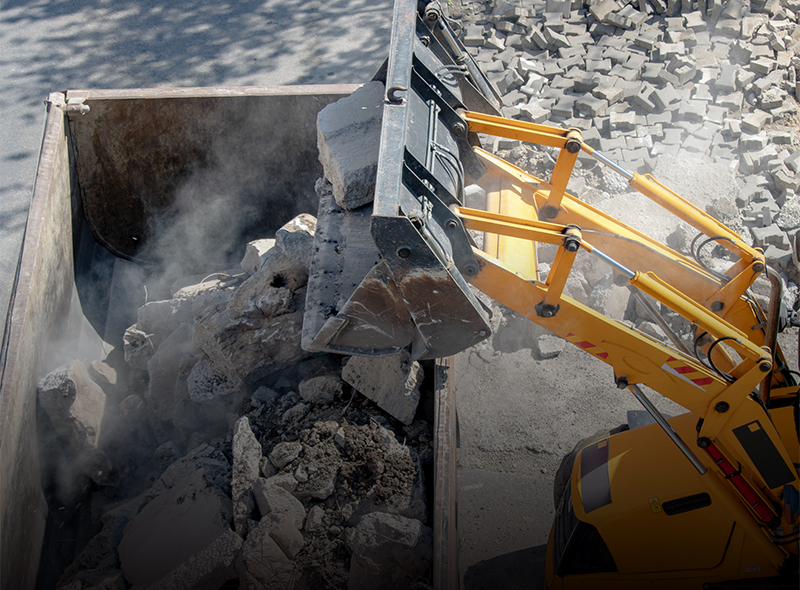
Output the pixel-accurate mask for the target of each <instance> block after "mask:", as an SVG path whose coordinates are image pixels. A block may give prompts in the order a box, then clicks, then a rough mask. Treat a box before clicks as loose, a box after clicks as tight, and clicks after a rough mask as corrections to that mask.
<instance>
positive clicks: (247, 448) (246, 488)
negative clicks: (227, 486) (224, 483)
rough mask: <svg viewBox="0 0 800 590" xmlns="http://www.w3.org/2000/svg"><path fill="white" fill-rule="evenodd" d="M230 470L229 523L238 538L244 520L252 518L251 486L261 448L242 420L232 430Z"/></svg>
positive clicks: (245, 527) (243, 532)
mask: <svg viewBox="0 0 800 590" xmlns="http://www.w3.org/2000/svg"><path fill="white" fill-rule="evenodd" d="M231 452H232V454H233V470H232V471H231V496H232V499H233V523H234V527H235V528H236V533H237V534H238V535H239V536H240V537H243V538H244V537H247V530H248V520H249V519H250V518H252V515H253V509H254V508H255V505H256V501H255V497H254V496H253V486H254V484H255V482H256V480H258V479H259V462H260V461H261V445H260V444H259V442H258V440H256V437H255V435H254V434H253V431H252V429H251V428H250V420H249V419H248V417H247V416H242V417H241V418H239V419H238V420H237V421H236V424H235V425H234V427H233V448H232V451H231Z"/></svg>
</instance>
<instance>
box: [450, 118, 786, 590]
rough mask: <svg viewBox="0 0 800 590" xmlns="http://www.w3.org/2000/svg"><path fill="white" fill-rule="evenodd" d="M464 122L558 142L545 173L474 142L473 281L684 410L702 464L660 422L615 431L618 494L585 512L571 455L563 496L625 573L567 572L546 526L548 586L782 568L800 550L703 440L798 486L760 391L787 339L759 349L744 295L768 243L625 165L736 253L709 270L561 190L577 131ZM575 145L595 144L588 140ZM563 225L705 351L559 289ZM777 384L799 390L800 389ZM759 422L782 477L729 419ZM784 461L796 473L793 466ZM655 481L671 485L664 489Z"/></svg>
mask: <svg viewBox="0 0 800 590" xmlns="http://www.w3.org/2000/svg"><path fill="white" fill-rule="evenodd" d="M466 120H467V122H468V123H469V126H470V130H471V131H475V132H479V133H489V134H493V135H499V136H501V137H508V138H512V139H519V140H521V141H527V142H532V143H537V144H540V145H546V146H551V147H556V148H560V149H561V153H560V155H559V158H558V161H557V164H556V168H555V170H554V173H553V175H552V178H551V179H550V181H549V182H547V181H545V180H542V179H540V178H537V177H535V176H532V175H529V174H527V173H525V172H524V171H522V170H520V169H519V168H517V167H515V166H512V165H511V164H509V163H508V162H505V161H503V160H502V159H500V158H498V157H496V156H494V155H492V154H490V153H488V152H485V151H483V150H480V149H475V152H476V154H477V155H478V157H479V159H480V160H481V161H482V162H483V164H484V166H485V167H486V170H487V173H486V176H485V178H486V179H487V180H486V184H485V185H484V187H485V188H486V190H487V193H488V194H489V200H488V206H487V211H478V210H475V209H468V208H461V209H458V210H457V211H456V213H457V215H459V216H460V218H461V219H462V220H463V222H464V225H465V227H466V228H468V229H473V230H478V231H483V232H485V235H486V238H487V239H486V241H485V244H486V246H487V247H486V248H485V250H486V252H481V251H478V250H475V255H476V258H477V260H478V266H479V271H478V273H477V275H476V276H475V277H474V278H472V279H471V282H472V284H473V285H475V286H476V287H477V288H478V289H480V290H481V291H483V292H484V293H486V294H487V295H489V296H491V297H493V298H494V299H496V300H497V301H499V302H501V303H503V304H505V305H506V306H508V307H510V308H511V309H513V310H515V311H517V312H518V313H520V314H522V315H524V316H525V317H527V318H529V319H531V320H532V321H534V322H536V323H537V324H539V325H541V326H543V327H545V328H547V329H548V330H550V331H551V332H553V333H555V334H557V335H559V336H561V337H563V338H565V339H566V340H568V341H570V342H572V343H573V344H575V345H576V346H578V347H580V348H582V349H584V350H586V351H587V352H588V353H589V354H592V355H594V356H596V357H597V358H600V359H601V360H603V361H604V362H606V363H608V364H609V365H610V366H611V367H613V370H614V371H613V373H614V375H615V376H616V378H617V379H618V383H625V382H627V383H630V384H643V385H646V386H648V387H650V388H652V389H654V390H655V391H657V392H659V393H661V394H662V395H664V396H666V397H668V398H670V399H672V400H673V401H675V402H677V403H678V404H680V405H682V406H683V407H684V408H686V409H688V410H689V413H687V414H684V415H682V416H678V417H676V418H675V419H673V420H671V421H670V422H671V423H673V425H674V427H675V430H676V431H677V432H678V435H679V437H680V439H681V440H682V441H683V442H684V444H686V445H687V447H688V448H689V449H693V452H694V453H695V455H696V456H697V458H699V460H700V461H701V463H702V464H703V465H705V469H706V471H705V473H702V474H699V473H698V472H697V470H696V469H695V467H693V466H692V464H691V463H690V462H689V461H688V460H687V458H686V457H684V456H683V454H682V453H681V452H680V451H679V450H678V447H677V446H675V444H674V443H673V442H672V441H670V439H669V437H667V436H666V435H665V434H664V433H663V432H662V431H661V430H660V429H659V428H658V427H656V426H655V425H651V426H648V427H643V428H640V429H637V430H636V431H631V432H625V433H620V434H616V435H613V436H612V437H611V438H610V439H609V445H610V446H609V448H610V455H609V459H608V466H607V469H608V473H609V484H608V485H609V486H610V493H611V496H612V501H611V502H610V503H609V504H608V505H605V506H603V507H601V508H598V509H594V510H592V511H591V512H589V513H586V512H585V511H583V508H582V504H581V498H582V494H583V493H584V492H585V490H584V489H583V488H582V480H581V471H580V460H576V463H575V466H574V468H573V474H572V483H571V485H572V500H573V501H572V504H573V505H572V506H571V507H569V508H570V509H574V510H575V515H576V517H577V518H578V519H579V520H583V521H585V522H588V523H590V524H592V525H594V526H595V527H596V528H597V529H598V530H599V531H600V532H601V534H602V538H603V540H604V541H605V542H606V544H607V545H608V547H609V549H610V551H611V554H612V555H613V556H614V559H615V560H617V566H618V571H617V572H615V573H612V572H608V573H598V574H580V575H570V576H566V577H559V576H558V575H556V572H555V571H554V570H553V563H552V559H553V537H552V533H551V539H550V541H549V542H548V556H547V563H546V566H547V572H546V580H547V583H548V586H549V587H557V588H614V589H615V590H619V589H621V588H640V587H643V586H645V585H646V587H648V588H665V589H666V588H675V587H681V588H684V587H686V588H690V587H695V588H698V589H699V588H702V586H703V584H704V583H714V582H720V581H724V580H731V579H747V578H758V577H765V576H769V575H774V574H777V572H778V570H779V569H780V567H781V566H783V565H784V564H785V562H786V557H787V554H790V553H796V552H797V548H796V546H795V545H792V544H788V545H781V546H779V545H777V544H776V543H775V541H776V538H773V536H772V535H773V534H777V533H773V532H772V531H769V530H767V526H766V525H765V523H764V522H763V521H761V520H760V517H759V516H758V513H757V512H756V511H755V510H754V508H753V507H752V506H751V505H750V504H749V503H748V501H746V500H745V496H744V495H742V494H743V493H742V492H741V491H740V490H739V489H738V488H737V487H735V486H734V484H733V483H732V482H731V480H729V479H725V478H724V477H723V474H722V472H721V471H720V468H719V467H718V466H717V465H716V464H715V463H714V461H713V459H712V458H711V456H710V455H709V454H708V453H706V452H705V451H704V450H703V449H702V448H701V447H700V446H698V445H697V444H695V441H698V440H705V439H708V440H709V441H713V444H714V445H715V446H716V447H717V449H718V450H719V452H720V453H722V455H723V456H725V457H726V458H727V460H728V461H729V462H730V463H731V464H732V465H734V466H738V469H739V470H740V476H741V480H742V481H744V482H746V483H747V484H748V485H749V486H750V487H751V488H752V490H753V492H754V494H755V495H756V497H757V498H759V502H763V503H764V505H767V506H770V505H771V506H773V507H775V506H780V505H781V502H783V497H782V490H783V489H784V487H785V486H789V487H793V488H794V489H795V490H798V489H800V480H799V479H798V477H797V472H798V468H797V465H798V464H800V457H798V454H800V443H799V442H798V433H797V432H796V429H794V428H793V426H794V423H793V420H792V417H791V414H790V412H787V411H783V412H782V413H781V414H780V416H781V419H780V420H776V421H775V422H774V423H773V421H772V420H771V419H770V417H769V416H767V414H766V413H765V410H764V408H763V405H762V404H761V403H760V402H759V401H758V400H757V398H754V397H753V395H751V393H752V392H753V391H755V390H757V388H758V385H759V384H760V383H761V382H762V381H764V380H765V379H772V384H773V387H776V388H780V387H782V379H783V377H782V376H781V374H780V373H779V372H778V371H773V370H772V369H773V365H775V366H779V365H780V364H783V363H785V360H784V359H783V355H782V353H781V351H780V350H779V349H778V350H774V351H771V350H769V349H767V348H765V347H764V344H765V341H766V337H765V328H766V322H765V321H764V314H763V312H761V310H760V309H759V308H758V306H757V305H756V304H755V302H754V301H753V300H752V299H750V298H749V297H748V296H747V294H746V291H747V289H748V288H749V287H750V285H751V284H752V283H753V281H755V280H756V278H757V277H758V276H759V275H761V274H762V273H763V271H764V270H765V261H764V255H763V253H762V252H761V251H760V250H758V249H755V248H752V247H751V246H749V245H748V244H747V243H745V242H744V241H743V240H742V239H741V237H740V236H739V235H738V234H736V233H735V232H733V231H732V230H730V229H729V228H727V227H726V226H724V225H723V224H721V223H720V222H719V221H717V220H716V219H714V218H712V217H710V216H709V215H707V214H706V213H705V212H703V211H702V210H700V209H699V208H697V207H696V206H694V205H693V204H691V203H690V202H688V201H686V200H685V199H683V198H682V197H680V196H679V195H677V194H676V193H674V192H673V191H671V190H670V189H668V188H666V187H665V186H663V185H661V184H660V183H658V182H657V181H656V180H655V179H653V178H652V177H651V176H649V175H639V174H630V176H629V183H630V185H631V186H632V187H633V188H635V189H636V190H638V191H639V192H640V193H642V194H643V195H645V196H646V197H648V198H649V199H651V200H653V201H654V202H655V203H657V204H659V205H660V206H662V207H663V208H664V209H666V210H667V211H669V212H670V213H673V214H674V215H676V216H678V217H679V218H680V219H682V220H683V221H685V222H686V223H689V224H690V225H691V226H693V227H694V228H696V229H697V230H699V231H700V232H701V233H704V234H705V235H706V236H708V238H710V239H712V241H714V242H715V243H718V244H720V245H722V246H724V247H725V248H727V249H728V250H729V251H731V252H733V253H734V254H736V255H737V256H738V257H739V260H738V261H735V262H733V263H732V264H731V266H730V267H729V268H728V269H727V270H726V271H725V273H724V274H722V275H721V274H719V273H715V272H713V271H711V270H709V269H707V268H705V267H703V266H702V265H701V264H700V263H699V262H698V261H696V260H694V259H692V258H688V257H686V256H683V255H682V254H680V253H678V252H676V251H674V250H672V249H671V248H668V247H667V246H665V245H663V244H661V243H660V242H658V241H656V240H653V239H652V238H650V237H649V236H647V235H645V234H643V233H642V232H640V231H638V230H635V229H633V228H631V227H629V226H627V225H625V224H623V223H620V222H619V221H618V220H616V219H614V218H612V217H611V216H609V215H607V214H605V213H603V212H602V211H599V210H598V209H596V208H594V207H591V206H590V205H588V204H586V203H584V202H582V201H581V200H579V199H577V198H575V197H574V196H572V195H570V194H568V193H567V192H566V191H565V189H566V186H567V183H568V181H569V176H570V174H571V171H572V167H573V166H574V164H575V158H576V157H577V154H576V151H577V150H576V149H575V147H576V146H575V142H576V141H577V142H579V143H580V134H579V133H576V132H575V131H574V130H564V129H558V128H554V127H548V126H544V125H537V124H533V123H521V122H517V121H509V120H506V119H503V118H500V117H492V116H489V115H482V114H476V113H467V115H466ZM580 149H583V151H585V152H587V153H590V154H591V153H593V150H592V149H591V148H589V147H588V146H586V145H584V144H580ZM481 182H482V183H483V180H482V181H481ZM520 213H521V214H520ZM568 235H572V236H576V237H577V238H578V243H579V247H580V248H581V249H583V250H584V251H586V252H589V253H592V254H595V255H597V256H598V257H599V258H600V259H601V260H603V261H605V262H606V263H607V264H610V265H611V266H612V268H614V270H615V274H616V275H618V276H617V279H622V280H616V279H615V282H617V284H620V285H622V284H630V285H632V286H634V287H636V288H638V289H639V290H640V291H642V292H643V293H645V294H647V295H649V296H650V297H652V298H654V299H655V300H656V301H658V302H660V303H661V304H663V305H664V306H665V307H667V308H669V309H671V310H673V311H675V312H677V313H678V314H680V315H681V316H682V317H684V318H685V319H686V320H688V321H689V322H691V323H692V324H694V326H696V330H697V336H698V341H697V343H696V347H697V349H699V350H701V351H704V353H705V354H706V355H708V354H711V359H710V360H709V359H705V360H702V357H701V358H695V357H694V356H692V355H689V354H684V353H683V352H680V351H678V350H676V348H674V347H673V346H670V345H667V344H665V343H662V342H660V341H658V340H656V339H653V338H651V337H649V336H647V335H645V334H643V333H641V332H639V331H637V330H634V329H632V328H630V327H628V326H627V325H625V324H624V323H622V322H620V321H617V320H613V319H611V318H608V317H606V316H605V315H603V314H600V313H598V312H596V311H595V310H593V309H591V308H589V307H587V306H584V305H582V304H581V303H579V302H577V301H575V300H573V299H571V298H569V297H567V296H565V295H564V294H563V288H564V285H565V283H566V281H567V278H568V276H569V272H570V270H571V268H572V265H573V262H574V259H575V252H574V251H570V250H568V249H566V248H565V245H566V244H567V243H568V240H567V236H568ZM533 243H545V244H553V245H556V246H557V247H558V250H557V253H556V256H555V259H554V260H553V262H552V265H551V269H550V273H549V275H548V277H547V278H546V280H545V281H543V282H542V281H539V280H538V277H537V275H536V272H535V270H536V260H535V256H536V250H535V248H531V246H530V245H529V244H533ZM572 246H574V242H573V244H572ZM516 249H520V251H518V252H517V251H515V250H516ZM531 256H533V260H531ZM627 281H629V283H628V282H627ZM704 333H705V334H707V335H706V336H705V338H703V339H702V340H701V339H700V338H699V337H700V336H701V335H703V334H704ZM711 363H713V365H712V364H711ZM776 363H777V365H776ZM775 392H776V393H775V395H779V396H780V395H783V396H784V397H787V396H789V397H790V396H795V395H797V387H794V388H792V389H787V388H783V389H775ZM789 409H791V408H789ZM698 420H701V422H700V423H699V424H698ZM754 421H758V423H759V424H760V430H759V432H760V433H761V434H762V435H763V437H766V439H765V440H766V441H767V442H764V441H763V440H762V444H765V445H767V446H770V447H774V449H773V451H774V452H773V453H772V455H770V457H771V458H770V459H769V460H770V461H771V462H773V463H775V462H777V463H778V464H779V463H780V462H783V463H784V464H785V465H784V467H786V469H787V470H788V471H784V472H782V473H783V474H784V475H782V476H781V478H780V479H779V481H780V483H779V484H778V485H777V486H776V487H775V488H770V487H769V486H768V485H766V482H765V479H764V478H765V475H764V473H762V472H763V470H764V469H765V465H764V461H765V458H764V457H762V456H759V455H758V452H756V451H754V450H753V448H752V447H751V448H750V450H749V451H748V449H746V448H745V447H744V446H743V445H744V443H743V442H742V441H741V440H739V438H737V436H736V435H735V434H734V429H735V428H737V427H739V428H740V427H741V426H743V425H747V424H751V423H753V422H754ZM740 429H741V428H740ZM701 437H702V438H701ZM690 452H692V451H690ZM580 456H581V455H580V454H579V457H580ZM789 472H790V473H792V474H793V475H791V476H787V475H786V473H789ZM773 479H774V478H773ZM593 485H596V484H593ZM700 492H703V493H707V494H708V495H709V497H710V499H711V504H710V506H709V507H705V508H702V510H692V511H689V512H687V513H686V514H685V515H683V514H677V515H672V516H670V515H666V514H663V513H661V512H660V511H654V510H653V506H657V507H658V506H660V505H661V504H660V503H661V502H663V501H668V500H675V499H678V498H681V497H684V496H690V495H691V494H696V493H700ZM654 493H656V494H662V495H665V497H663V498H661V499H660V500H659V499H658V498H657V497H655V496H654V495H653V494H654ZM561 509H562V510H564V509H567V508H566V507H562V508H561ZM776 510H777V509H776ZM778 512H780V515H781V525H780V528H779V529H776V530H780V531H784V532H791V531H792V530H795V531H797V527H798V525H799V524H800V523H798V515H797V514H796V513H792V511H791V510H788V509H784V510H780V511H778Z"/></svg>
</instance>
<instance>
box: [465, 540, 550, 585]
mask: <svg viewBox="0 0 800 590" xmlns="http://www.w3.org/2000/svg"><path fill="white" fill-rule="evenodd" d="M546 551H547V545H537V546H536V547H529V548H528V549H521V550H519V551H514V552H512V553H506V554H504V555H498V556H497V557H493V558H492V559H484V560H483V561H481V562H478V563H476V564H475V565H472V566H470V567H469V568H467V571H466V572H465V574H464V590H523V589H524V590H543V589H544V559H545V553H546Z"/></svg>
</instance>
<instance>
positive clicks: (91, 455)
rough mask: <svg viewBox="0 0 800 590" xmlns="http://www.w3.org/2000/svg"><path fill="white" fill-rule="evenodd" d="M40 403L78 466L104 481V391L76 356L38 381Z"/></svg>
mask: <svg viewBox="0 0 800 590" xmlns="http://www.w3.org/2000/svg"><path fill="white" fill-rule="evenodd" d="M37 395H38V398H39V404H40V405H41V406H42V409H43V410H44V411H45V412H46V413H47V416H48V417H49V418H50V421H51V422H52V423H53V428H54V429H55V430H56V432H57V433H58V434H59V435H60V436H61V437H62V438H63V439H64V440H65V441H66V443H67V444H68V445H69V447H70V449H71V450H72V452H73V453H74V455H75V458H76V460H77V463H78V465H79V467H80V468H81V470H82V471H83V472H84V473H85V475H87V476H88V477H90V478H92V479H93V480H94V481H96V482H98V483H104V482H105V480H106V478H107V477H108V471H109V470H110V467H109V464H108V460H107V458H106V457H105V455H104V454H103V450H102V445H101V436H103V434H104V433H103V432H102V426H103V418H104V415H105V411H106V394H105V393H104V392H103V390H102V389H101V388H100V386H99V385H97V384H96V383H95V382H94V381H92V379H91V378H90V377H89V374H88V373H87V372H86V368H85V367H84V366H83V363H81V362H80V361H79V360H74V361H72V362H71V363H70V364H68V365H64V366H62V367H59V368H58V369H56V370H54V371H52V372H51V373H49V374H48V375H46V376H45V377H43V378H42V379H41V380H40V381H39V383H38V384H37Z"/></svg>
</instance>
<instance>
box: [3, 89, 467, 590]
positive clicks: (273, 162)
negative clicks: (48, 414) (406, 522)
mask: <svg viewBox="0 0 800 590" xmlns="http://www.w3.org/2000/svg"><path fill="white" fill-rule="evenodd" d="M355 88H356V86H351V85H326V86H282V87H247V88H186V89H139V90H102V91H94V90H92V91H69V92H66V93H55V94H51V95H50V97H49V100H48V102H47V110H48V116H47V125H46V128H45V133H44V139H43V142H42V148H41V154H40V161H39V167H38V171H37V177H36V183H35V188H34V194H33V198H32V202H31V207H30V212H29V217H28V222H27V227H26V231H25V237H24V243H23V249H22V253H21V257H20V261H19V266H18V273H17V277H16V282H15V286H14V294H13V298H12V305H11V309H10V312H9V316H8V319H7V326H6V332H5V335H6V336H5V341H4V342H3V345H2V355H1V357H0V370H1V371H2V373H1V374H0V379H1V381H0V474H2V475H0V478H1V479H0V579H2V584H3V587H5V588H32V587H34V586H35V584H36V576H37V571H38V567H39V561H40V553H41V550H42V549H41V548H42V541H43V538H44V534H45V523H46V519H47V510H48V508H47V504H46V502H45V497H44V494H43V490H42V480H41V474H40V461H39V449H38V443H37V430H36V408H37V402H36V384H37V380H38V379H39V378H40V377H41V376H42V375H44V374H45V373H46V372H48V371H49V370H51V369H53V368H54V367H56V366H58V364H59V362H63V360H64V357H61V356H60V355H59V350H60V349H61V348H63V344H64V343H69V347H70V350H69V351H68V353H69V354H71V355H72V356H71V358H75V354H76V348H75V347H77V350H80V351H81V353H83V352H86V353H87V354H88V353H89V352H91V351H94V350H96V351H97V352H98V353H100V352H102V351H101V349H100V347H102V346H103V339H107V340H110V341H112V342H113V339H114V338H115V336H114V335H113V334H115V333H116V334H119V335H121V332H120V331H119V329H120V327H121V328H122V330H124V328H125V327H126V325H130V323H131V317H130V313H131V312H130V310H131V309H133V313H134V314H135V309H136V303H137V297H141V296H143V294H138V293H136V292H132V291H131V290H129V289H125V288H124V287H120V285H119V280H118V279H119V277H120V276H121V275H125V274H126V273H130V272H131V269H145V270H144V271H143V272H146V269H147V268H148V267H149V265H153V264H163V263H164V262H165V261H164V260H155V259H154V258H153V253H152V250H151V249H150V248H149V246H150V245H152V244H153V243H154V242H156V241H158V240H159V239H162V238H163V236H164V233H165V231H166V229H167V228H169V227H170V223H171V221H172V220H173V219H174V218H175V215H176V212H177V211H178V210H179V209H180V208H181V207H182V206H183V205H184V204H185V202H186V199H191V198H193V197H194V196H195V195H198V194H202V195H204V196H203V198H204V199H205V204H206V205H209V209H207V211H214V212H215V214H216V215H217V217H218V218H219V219H218V220H217V224H216V225H212V226H210V227H211V229H212V230H213V231H212V232H211V233H209V234H208V235H207V237H206V240H205V241H204V242H203V243H201V251H199V252H196V254H197V257H198V258H202V257H211V258H212V259H213V258H214V257H215V256H216V257H218V258H219V259H220V260H222V259H225V258H226V257H228V258H229V257H230V255H231V253H232V252H233V251H234V250H236V251H238V252H241V251H242V250H241V248H242V247H243V245H244V244H246V242H247V241H249V240H251V239H255V238H257V237H261V236H262V235H263V234H264V232H269V231H274V230H276V229H277V228H278V227H280V225H282V223H284V222H285V221H286V220H287V219H289V218H291V217H293V216H294V215H297V214H299V213H301V212H310V213H316V208H317V196H316V194H315V193H314V181H315V180H316V179H317V178H318V177H319V176H320V175H321V166H320V165H319V163H318V160H317V147H316V124H315V123H316V114H317V113H318V112H319V110H320V109H322V108H323V107H324V106H325V105H327V104H328V103H330V102H332V101H335V100H337V99H339V98H340V97H342V96H345V95H348V94H350V93H351V92H352V91H353V90H354V89H355ZM212 172H213V173H215V174H214V178H216V179H217V180H216V181H215V182H216V184H214V183H210V184H209V183H208V182H205V181H204V179H206V180H207V179H208V178H210V177H211V176H212V175H211V173H212ZM207 173H208V174H207ZM206 174H207V175H206ZM192 179H194V180H192ZM220 179H221V180H220ZM187 182H196V183H197V184H198V187H199V188H202V190H197V191H188V192H187V191H186V190H185V188H186V183H187ZM198 187H196V188H198ZM234 211H238V212H243V213H244V214H242V215H237V216H236V218H237V220H238V222H237V224H235V225H234V226H233V227H229V226H230V225H231V224H226V223H224V219H225V214H226V212H234ZM205 217H209V215H205ZM221 220H222V222H220V221H221ZM184 254H185V253H184ZM190 258H191V257H190ZM167 262H168V261H167ZM192 262H193V260H191V259H189V260H188V261H187V262H186V264H187V271H190V270H191V264H192ZM133 321H134V322H135V316H134V318H133ZM126 322H127V323H126ZM119 337H120V336H117V338H119ZM437 375H441V376H442V378H440V379H438V385H437V388H436V389H437V395H436V398H437V400H439V403H438V404H437V407H436V409H435V416H436V423H435V424H434V428H435V432H436V433H437V435H436V438H437V443H436V446H435V448H434V452H435V457H436V460H435V461H436V463H435V465H436V467H435V470H436V476H435V479H436V491H435V494H434V496H435V498H436V501H435V506H436V508H435V509H434V512H435V518H434V522H433V525H434V530H435V531H436V532H435V539H434V542H435V546H436V548H437V551H436V553H437V555H436V557H435V565H434V571H435V572H439V573H438V574H436V576H437V579H438V581H437V582H435V585H436V586H437V587H455V586H454V584H457V580H456V577H455V576H454V572H457V565H456V564H455V555H456V549H457V544H456V543H455V535H454V532H455V516H454V513H452V511H454V493H455V492H454V490H455V485H454V462H453V461H454V447H453V446H452V445H451V443H452V439H453V436H452V433H453V432H454V405H453V404H452V400H451V399H450V397H449V396H450V395H451V394H452V391H451V389H450V387H449V386H451V385H452V379H449V380H447V379H446V378H444V377H445V375H446V373H445V371H437ZM43 452H47V450H46V449H44V450H43Z"/></svg>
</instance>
